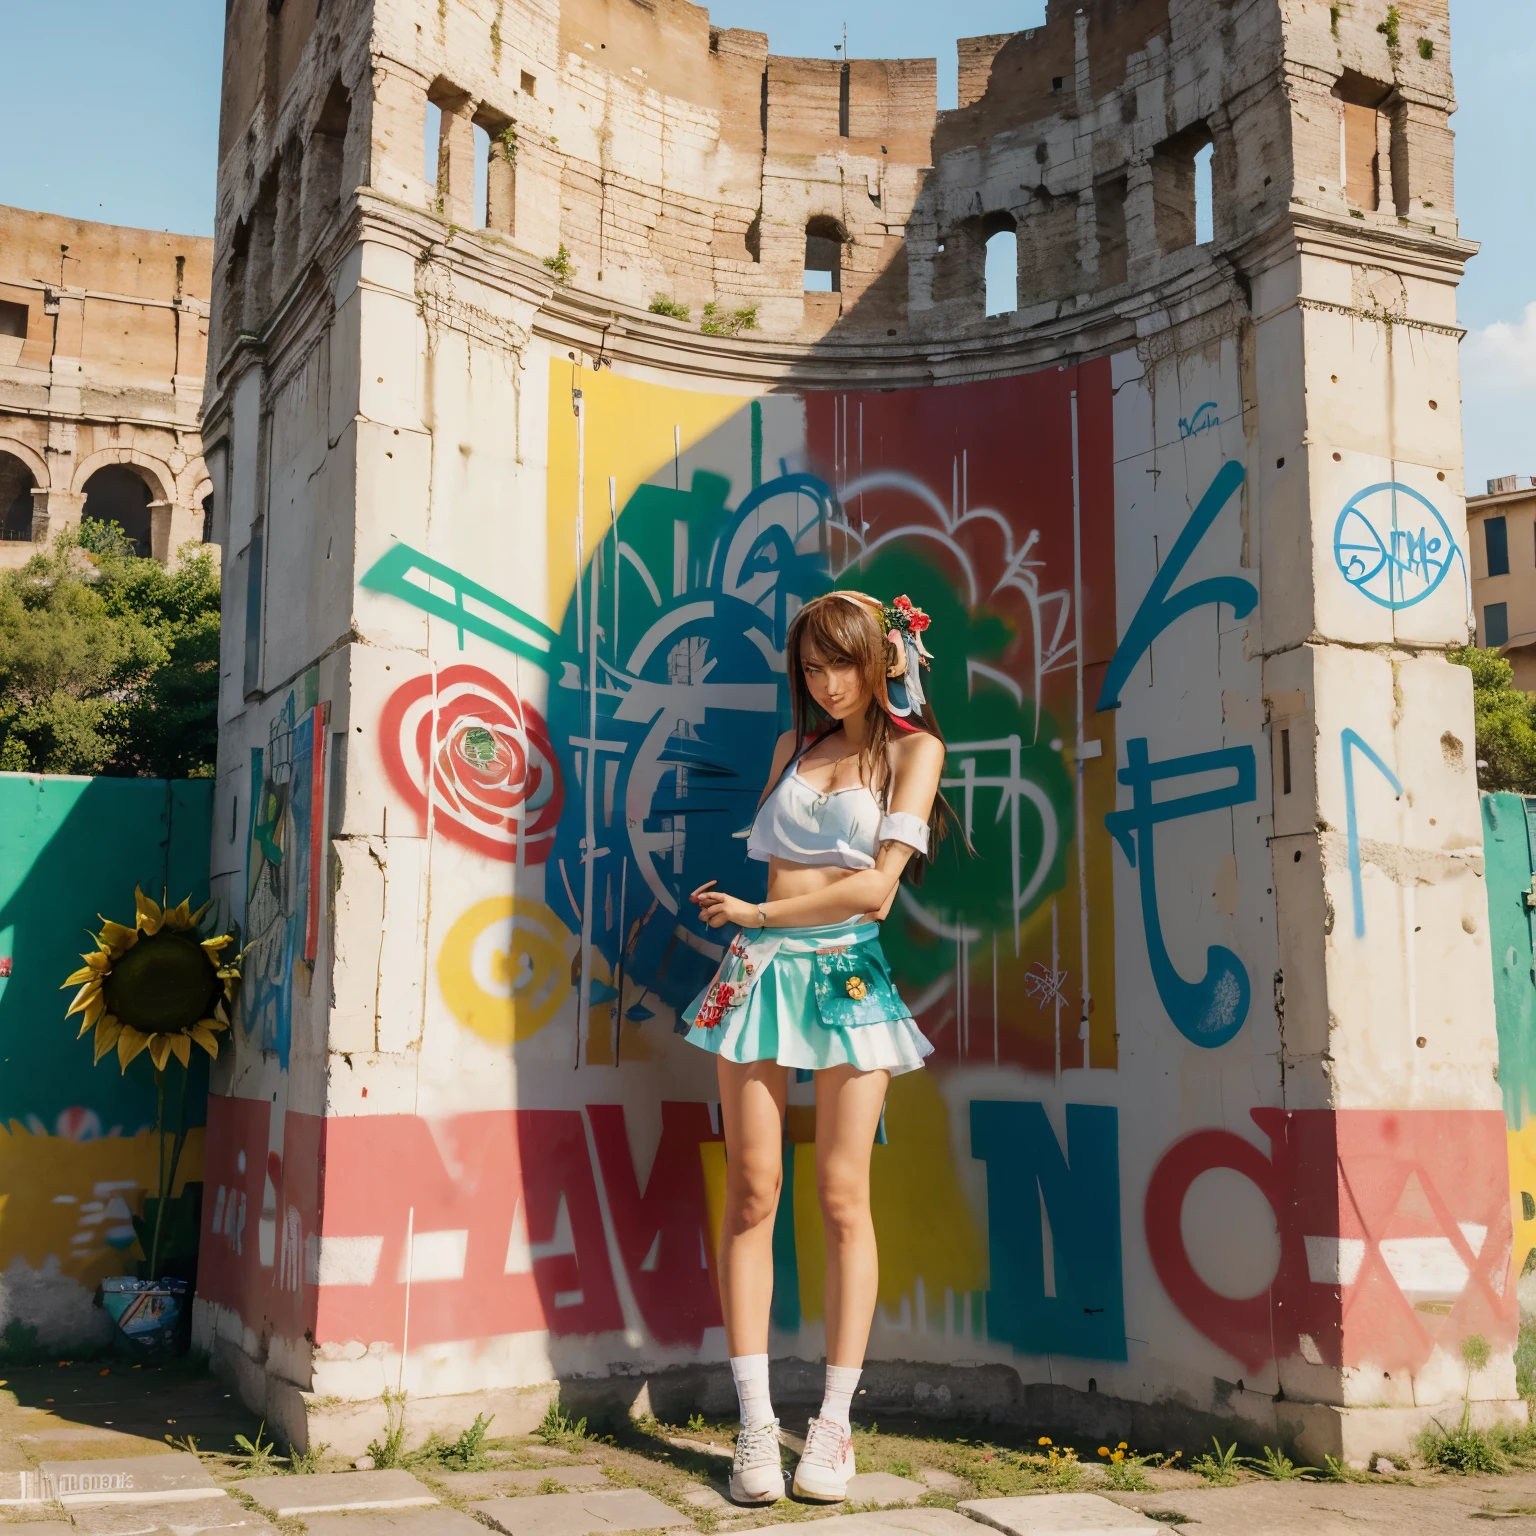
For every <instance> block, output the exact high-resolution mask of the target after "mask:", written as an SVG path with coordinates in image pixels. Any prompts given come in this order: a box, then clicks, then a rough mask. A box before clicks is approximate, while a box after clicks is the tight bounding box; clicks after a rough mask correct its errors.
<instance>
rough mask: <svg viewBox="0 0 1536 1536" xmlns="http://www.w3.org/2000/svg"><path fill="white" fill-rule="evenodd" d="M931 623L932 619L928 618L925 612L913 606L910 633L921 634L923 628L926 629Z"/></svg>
mask: <svg viewBox="0 0 1536 1536" xmlns="http://www.w3.org/2000/svg"><path fill="white" fill-rule="evenodd" d="M931 623H933V620H932V619H930V618H929V617H928V615H927V614H926V613H924V612H923V610H922V609H921V608H914V609H913V610H912V625H911V628H912V633H913V634H915V635H920V634H922V632H923V631H924V630H925V629H927V628H928V626H929V625H930V624H931Z"/></svg>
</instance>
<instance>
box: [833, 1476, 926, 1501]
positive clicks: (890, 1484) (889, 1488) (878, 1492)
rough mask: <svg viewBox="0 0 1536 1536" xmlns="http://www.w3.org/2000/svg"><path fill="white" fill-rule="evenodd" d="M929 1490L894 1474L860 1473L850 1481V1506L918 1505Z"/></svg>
mask: <svg viewBox="0 0 1536 1536" xmlns="http://www.w3.org/2000/svg"><path fill="white" fill-rule="evenodd" d="M927 1492H928V1490H927V1488H926V1487H924V1485H923V1484H922V1483H915V1482H913V1481H912V1479H911V1478H910V1477H897V1476H896V1474H895V1473H894V1472H859V1473H856V1474H855V1475H854V1476H853V1477H851V1478H849V1479H848V1502H849V1503H850V1504H916V1503H917V1501H918V1500H919V1499H920V1498H922V1496H923V1495H924V1494H925V1493H927Z"/></svg>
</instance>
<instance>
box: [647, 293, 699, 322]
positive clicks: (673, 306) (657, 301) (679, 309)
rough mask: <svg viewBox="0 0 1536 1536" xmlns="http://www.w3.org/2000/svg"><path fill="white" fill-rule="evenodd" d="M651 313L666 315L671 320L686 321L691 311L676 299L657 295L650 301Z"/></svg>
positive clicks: (661, 294) (660, 294)
mask: <svg viewBox="0 0 1536 1536" xmlns="http://www.w3.org/2000/svg"><path fill="white" fill-rule="evenodd" d="M651 313H652V314H653V315H666V316H667V317H668V318H669V319H672V320H686V319H688V317H689V316H690V315H691V314H692V313H693V311H692V310H690V309H689V308H688V306H687V305H686V304H683V303H680V302H679V301H678V300H677V299H669V298H668V297H667V296H666V294H664V293H658V294H657V295H656V297H655V298H654V299H652V300H651Z"/></svg>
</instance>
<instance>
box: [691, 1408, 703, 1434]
mask: <svg viewBox="0 0 1536 1536" xmlns="http://www.w3.org/2000/svg"><path fill="white" fill-rule="evenodd" d="M688 1432H689V1434H693V1435H702V1434H703V1433H704V1415H703V1414H702V1413H690V1414H689V1415H688Z"/></svg>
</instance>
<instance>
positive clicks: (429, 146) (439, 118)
mask: <svg viewBox="0 0 1536 1536" xmlns="http://www.w3.org/2000/svg"><path fill="white" fill-rule="evenodd" d="M422 128H423V132H422V142H421V161H422V163H421V174H422V176H423V177H424V178H425V179H426V183H427V186H428V187H430V188H431V189H432V191H433V193H434V194H435V193H436V192H437V191H438V190H439V189H438V176H439V173H440V171H441V168H442V154H443V109H442V108H441V107H440V106H438V104H437V103H436V102H435V101H433V100H432V98H431V97H430V96H429V97H428V98H427V119H426V122H425V123H424V124H423V125H422Z"/></svg>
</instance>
